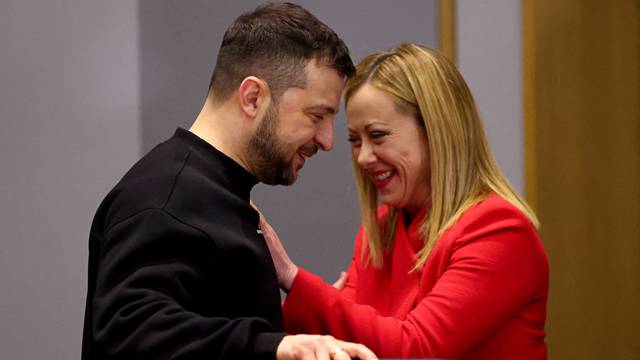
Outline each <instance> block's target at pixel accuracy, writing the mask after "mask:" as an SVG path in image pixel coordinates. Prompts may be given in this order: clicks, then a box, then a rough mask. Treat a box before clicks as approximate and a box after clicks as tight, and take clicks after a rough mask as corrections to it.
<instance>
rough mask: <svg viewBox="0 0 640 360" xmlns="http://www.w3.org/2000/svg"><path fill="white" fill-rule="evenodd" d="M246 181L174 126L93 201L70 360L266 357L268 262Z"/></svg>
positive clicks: (273, 327) (272, 291) (272, 335)
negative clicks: (81, 310)
mask: <svg viewBox="0 0 640 360" xmlns="http://www.w3.org/2000/svg"><path fill="white" fill-rule="evenodd" d="M255 184H256V180H255V178H254V177H253V176H252V175H251V174H250V173H248V172H247V171H246V170H245V169H244V168H242V167H241V166H240V165H239V164H237V163H236V162H234V161H233V160H232V159H230V158H229V157H227V156H225V155H224V154H222V153H221V152H219V151H218V150H216V149H215V148H214V147H213V146H211V145H210V144H209V143H207V142H205V141H204V140H202V139H200V138H199V137H197V136H196V135H194V134H192V133H190V132H188V131H186V130H183V129H178V130H177V131H176V133H175V135H174V136H173V137H172V138H171V139H169V140H168V141H166V142H164V143H162V144H160V145H158V146H157V147H156V148H155V149H153V150H152V151H151V152H150V153H149V154H147V155H146V156H145V157H143V158H142V159H141V160H140V161H139V162H138V163H137V164H135V165H134V166H133V168H132V169H131V170H130V171H129V172H128V173H127V174H126V175H125V176H124V177H123V179H122V180H121V181H120V182H119V183H118V184H117V185H116V187H115V188H114V189H113V190H112V191H111V192H110V193H109V194H108V195H107V197H106V198H105V199H104V201H103V202H102V204H101V205H100V207H99V208H98V211H97V213H96V215H95V218H94V221H93V225H92V227H91V233H90V239H89V279H88V282H89V285H88V294H87V306H86V313H85V324H84V334H83V336H84V337H83V346H82V359H83V360H89V359H91V360H102V359H272V358H275V352H276V348H277V346H278V344H279V343H280V341H281V340H282V337H283V336H284V334H283V333H282V331H283V325H282V311H281V307H280V293H279V289H278V284H277V279H276V274H275V269H274V267H273V262H272V260H271V257H270V256H269V251H268V248H267V246H266V243H265V241H264V238H263V237H262V235H260V233H259V232H258V231H257V230H258V229H259V227H258V223H259V217H258V214H257V212H256V211H255V210H254V209H253V208H251V206H250V204H249V193H250V191H251V188H252V187H253V186H254V185H255Z"/></svg>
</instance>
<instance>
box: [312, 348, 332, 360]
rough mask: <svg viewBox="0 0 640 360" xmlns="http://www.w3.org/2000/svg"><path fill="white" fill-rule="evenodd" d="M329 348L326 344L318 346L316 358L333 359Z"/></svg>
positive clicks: (318, 359)
mask: <svg viewBox="0 0 640 360" xmlns="http://www.w3.org/2000/svg"><path fill="white" fill-rule="evenodd" d="M329 351H330V350H329V349H327V348H326V347H324V346H318V347H317V348H316V359H317V360H331V356H330V355H329Z"/></svg>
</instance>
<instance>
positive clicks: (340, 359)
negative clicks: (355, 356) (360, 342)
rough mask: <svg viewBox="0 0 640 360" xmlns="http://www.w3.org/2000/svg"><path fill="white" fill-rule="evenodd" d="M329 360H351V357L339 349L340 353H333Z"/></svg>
mask: <svg viewBox="0 0 640 360" xmlns="http://www.w3.org/2000/svg"><path fill="white" fill-rule="evenodd" d="M331 360H351V356H349V354H348V353H347V352H346V351H344V350H342V349H341V350H340V351H338V352H335V353H333V357H332V358H331Z"/></svg>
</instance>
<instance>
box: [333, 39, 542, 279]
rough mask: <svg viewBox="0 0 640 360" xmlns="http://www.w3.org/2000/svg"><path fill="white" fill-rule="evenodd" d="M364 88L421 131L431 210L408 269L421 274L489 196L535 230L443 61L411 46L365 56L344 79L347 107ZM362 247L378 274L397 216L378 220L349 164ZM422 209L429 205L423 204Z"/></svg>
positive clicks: (372, 193) (374, 202) (373, 198)
mask: <svg viewBox="0 0 640 360" xmlns="http://www.w3.org/2000/svg"><path fill="white" fill-rule="evenodd" d="M365 83H368V84H371V85H372V86H374V87H376V88H377V89H379V90H382V91H384V92H385V93H387V94H389V95H391V96H392V97H393V99H394V102H395V103H396V105H397V106H398V108H399V109H400V110H401V111H405V112H406V113H408V114H411V115H414V116H416V118H417V119H419V120H420V121H422V122H423V123H424V128H425V130H426V132H427V138H428V139H429V141H428V144H429V145H428V146H429V149H428V150H429V159H430V173H431V177H430V184H425V185H424V186H426V187H428V188H429V193H428V194H429V195H430V197H429V200H428V203H429V204H430V208H429V209H427V215H426V216H425V218H424V220H423V221H422V224H421V225H420V231H421V234H422V235H423V237H424V246H423V247H422V249H421V250H420V251H419V253H418V257H417V261H416V264H415V267H414V269H413V270H417V269H420V268H422V266H424V264H425V263H426V261H427V257H428V255H429V253H430V252H431V250H432V249H433V247H434V246H435V244H436V242H437V241H438V239H439V238H440V237H441V236H442V234H443V233H444V231H445V230H447V228H449V227H450V226H451V225H453V223H455V221H456V220H458V218H459V217H460V216H461V215H462V214H463V213H464V212H465V211H466V210H467V209H468V208H469V207H470V206H472V205H474V204H476V203H478V202H479V201H481V200H483V199H484V198H486V197H487V196H488V195H490V194H492V193H495V194H498V195H500V196H501V197H503V198H504V199H506V200H507V201H509V202H510V203H511V204H513V205H514V206H515V207H517V208H518V209H520V210H521V211H522V212H523V213H524V214H525V215H526V216H527V217H528V218H529V220H530V221H531V223H532V224H533V226H534V227H536V228H538V227H539V222H538V219H537V218H536V215H535V214H534V212H533V211H532V209H531V208H530V207H529V206H528V205H527V203H526V202H525V201H524V200H523V199H522V198H521V197H520V196H519V195H518V194H517V193H516V192H515V191H514V190H513V187H512V186H511V184H509V181H508V180H507V179H506V178H505V176H504V175H503V174H502V172H501V171H500V169H499V168H498V166H497V165H496V162H495V160H494V158H493V155H492V154H491V151H490V150H489V146H488V144H487V139H486V136H485V133H484V129H483V127H482V122H481V120H480V115H479V114H478V110H477V109H476V105H475V102H474V100H473V97H472V95H471V92H470V91H469V88H468V87H467V84H466V83H465V81H464V79H463V78H462V76H461V75H460V73H459V72H458V70H457V69H456V67H455V65H454V64H453V63H451V62H450V61H449V60H448V59H447V58H446V57H445V56H444V55H442V54H440V53H439V52H437V51H436V50H433V49H430V48H427V47H425V46H421V45H416V44H402V45H400V46H399V47H397V48H395V49H391V50H388V51H380V52H376V53H374V54H372V55H369V56H368V57H366V58H365V59H364V60H362V61H361V62H360V64H358V65H357V67H356V73H355V74H354V75H353V76H352V77H350V78H349V79H348V80H347V84H346V87H345V106H347V105H348V104H349V100H350V99H351V98H352V97H353V95H354V94H355V93H356V92H357V90H358V89H359V88H360V87H361V86H362V85H364V84H365ZM353 165H354V169H355V176H356V183H357V187H358V197H359V201H360V212H361V217H362V225H363V228H364V234H365V236H366V239H367V246H364V247H363V253H362V254H361V256H363V259H365V260H367V261H370V262H371V264H372V265H373V266H374V267H376V268H380V267H381V266H382V263H383V254H384V251H385V250H387V249H390V248H391V246H392V245H393V239H394V233H395V228H396V222H397V215H398V209H394V208H391V209H390V211H389V213H388V214H387V216H386V217H385V218H384V219H383V221H382V222H379V221H378V212H377V208H378V194H377V191H376V188H375V187H374V186H373V184H372V183H371V181H370V180H369V178H368V177H367V176H366V174H365V173H364V172H363V171H362V170H361V169H360V167H359V166H358V164H357V162H356V159H355V158H354V159H353ZM425 206H427V204H425Z"/></svg>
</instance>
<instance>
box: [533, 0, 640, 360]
mask: <svg viewBox="0 0 640 360" xmlns="http://www.w3.org/2000/svg"><path fill="white" fill-rule="evenodd" d="M639 23H640V1H638V0H612V1H595V0H563V1H557V0H524V1H523V57H524V97H525V99H524V100H525V101H524V104H525V105H524V107H525V109H524V110H525V145H526V149H525V161H526V165H525V171H526V175H525V178H526V185H525V186H526V196H527V198H528V200H529V201H530V202H531V204H532V205H533V206H534V207H535V209H536V210H537V213H538V215H539V217H540V220H541V222H542V228H541V229H540V235H541V237H542V240H543V242H544V244H545V247H546V249H547V252H548V254H549V258H550V267H551V288H550V297H549V312H548V316H547V334H548V344H549V350H550V351H549V355H550V357H549V358H550V359H640V71H639V64H640V40H639V39H640V35H639V34H640V25H639Z"/></svg>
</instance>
